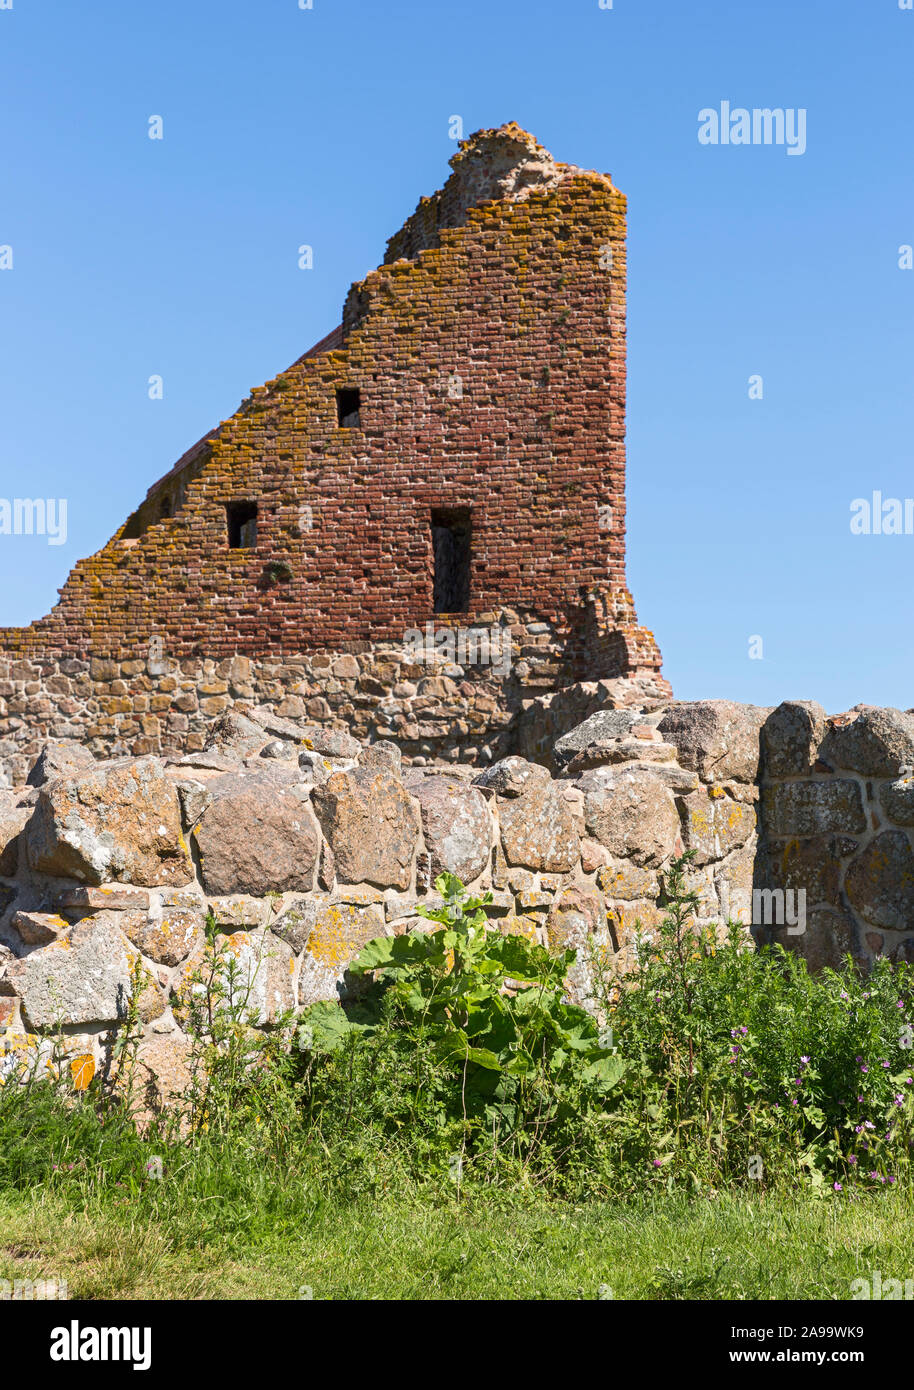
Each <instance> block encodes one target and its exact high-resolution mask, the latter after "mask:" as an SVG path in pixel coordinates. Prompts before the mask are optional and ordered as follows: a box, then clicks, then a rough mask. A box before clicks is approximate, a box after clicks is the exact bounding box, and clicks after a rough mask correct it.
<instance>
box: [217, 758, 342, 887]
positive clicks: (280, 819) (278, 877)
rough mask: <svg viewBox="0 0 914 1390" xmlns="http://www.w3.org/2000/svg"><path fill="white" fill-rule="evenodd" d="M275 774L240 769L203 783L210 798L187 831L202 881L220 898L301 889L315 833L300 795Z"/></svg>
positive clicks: (313, 857) (309, 883) (309, 881)
mask: <svg viewBox="0 0 914 1390" xmlns="http://www.w3.org/2000/svg"><path fill="white" fill-rule="evenodd" d="M290 775H291V776H292V778H293V780H292V782H290V783H288V784H286V783H285V782H284V781H277V780H276V777H277V774H276V773H272V772H271V773H266V772H263V773H260V772H244V773H233V774H230V775H228V776H226V777H221V778H219V779H218V780H217V781H215V782H211V783H210V784H209V790H210V791H211V792H212V796H213V800H212V803H211V805H210V806H208V807H207V809H206V810H205V811H204V813H203V815H202V817H201V819H200V821H199V823H198V825H197V826H196V828H195V830H194V832H193V838H194V843H195V844H196V845H197V848H198V849H199V851H200V867H201V873H202V876H203V886H204V888H205V889H206V891H207V893H210V894H213V895H216V896H219V897H222V896H226V895H228V894H232V893H247V894H250V895H252V896H253V897H265V896H266V895H267V894H268V893H294V892H307V891H308V890H309V889H310V888H312V887H313V885H314V871H315V868H316V866H317V860H318V854H319V851H320V836H319V834H318V828H317V825H316V823H315V820H314V816H313V814H312V812H311V809H310V807H309V806H308V804H307V801H306V800H303V799H302V797H301V796H300V795H296V791H295V781H296V778H295V774H290Z"/></svg>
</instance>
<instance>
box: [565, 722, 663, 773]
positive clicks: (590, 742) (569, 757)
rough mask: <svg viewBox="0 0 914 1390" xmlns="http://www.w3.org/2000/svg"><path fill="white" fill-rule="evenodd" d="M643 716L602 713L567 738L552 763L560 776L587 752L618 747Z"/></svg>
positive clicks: (569, 733) (577, 728) (572, 730)
mask: <svg viewBox="0 0 914 1390" xmlns="http://www.w3.org/2000/svg"><path fill="white" fill-rule="evenodd" d="M642 717H643V716H641V715H639V714H638V712H637V711H635V710H625V709H599V710H597V712H596V714H592V715H591V716H590V718H589V719H585V720H584V721H583V722H582V723H581V724H578V725H577V727H576V728H574V729H571V730H569V732H568V733H567V734H563V735H562V737H561V738H560V739H557V740H556V743H555V744H554V746H553V749H552V760H553V763H554V765H555V767H556V768H557V769H558V772H559V775H561V773H562V770H563V769H564V768H566V767H567V766H568V764H569V763H570V762H572V761H573V759H574V758H575V757H576V756H577V755H578V754H579V753H582V752H584V750H585V749H587V748H591V747H593V746H595V745H604V744H610V743H614V742H615V741H616V740H617V739H620V738H624V737H625V736H626V735H627V734H628V733H629V732H630V730H631V729H632V727H633V726H634V725H635V724H637V723H638V722H639V719H641V718H642Z"/></svg>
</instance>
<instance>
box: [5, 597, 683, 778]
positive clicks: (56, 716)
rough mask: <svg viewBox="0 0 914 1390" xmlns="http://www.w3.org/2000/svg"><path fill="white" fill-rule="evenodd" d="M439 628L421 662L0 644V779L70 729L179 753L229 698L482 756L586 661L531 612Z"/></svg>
mask: <svg viewBox="0 0 914 1390" xmlns="http://www.w3.org/2000/svg"><path fill="white" fill-rule="evenodd" d="M434 627H435V633H436V638H437V640H438V641H439V643H440V640H441V639H442V637H444V638H447V637H448V635H449V634H450V635H453V638H454V655H455V656H457V657H459V656H463V657H464V664H462V665H461V664H460V662H459V661H457V660H453V661H452V660H448V658H447V653H446V652H445V653H442V652H441V651H440V650H439V651H434V650H433V651H431V652H428V653H425V654H424V656H423V659H422V660H421V661H417V659H416V654H415V651H414V650H412V649H410V648H408V647H406V646H404V643H402V642H399V643H394V642H388V643H384V642H377V643H371V644H370V643H368V642H353V643H350V644H348V645H349V649H348V650H332V649H331V650H325V651H321V652H311V653H306V654H299V655H294V654H293V655H288V656H278V657H263V658H254V657H247V656H238V655H236V656H232V657H226V658H224V659H222V660H218V661H217V660H214V659H212V658H204V657H200V656H191V657H184V658H182V659H180V660H178V659H176V658H173V657H169V656H168V655H166V654H164V653H162V652H161V651H160V650H159V649H158V648H157V647H156V646H155V645H154V644H153V645H152V646H151V647H150V646H149V645H148V644H147V645H145V646H144V645H142V644H137V645H136V646H135V647H134V650H133V652H132V654H131V655H129V656H126V657H121V658H114V657H98V656H95V657H85V656H83V657H78V656H67V655H66V654H64V653H62V652H56V653H45V654H31V655H28V656H21V657H9V656H0V786H14V785H16V784H17V783H19V782H22V781H24V780H25V777H26V774H27V771H28V769H29V767H30V766H31V764H32V762H33V761H34V759H35V757H36V756H37V755H38V753H39V751H40V750H41V748H42V747H43V745H44V744H45V743H46V742H47V740H48V739H67V740H70V739H75V740H79V741H80V742H82V743H83V744H85V746H86V747H87V748H89V749H90V751H91V752H92V753H93V754H95V756H96V757H99V758H106V757H114V756H122V755H126V754H130V753H132V754H136V755H142V754H150V753H151V754H157V755H166V756H174V755H176V754H180V753H185V752H195V751H199V750H200V749H201V748H202V747H203V745H204V743H205V740H206V737H207V732H208V730H209V729H210V728H211V726H212V722H213V720H214V718H216V717H217V716H219V715H220V714H222V713H223V712H224V711H225V710H226V709H229V708H232V707H235V706H237V707H238V708H239V709H240V710H241V711H242V712H245V711H246V710H248V709H249V708H250V707H251V706H252V705H259V706H265V707H268V708H269V709H270V710H271V711H272V713H273V714H274V715H276V716H277V717H278V718H280V719H305V720H307V721H308V722H309V723H311V724H321V725H325V726H327V727H330V728H341V729H348V730H349V731H350V732H351V733H352V734H353V735H354V736H355V737H356V738H358V739H361V740H366V741H367V740H368V739H381V738H385V739H391V740H393V741H394V742H396V743H397V745H398V747H399V748H400V750H401V752H402V754H403V756H404V757H405V758H406V760H407V761H408V762H410V763H412V764H414V765H422V764H423V763H425V762H427V761H430V760H436V761H447V762H457V761H460V762H464V763H471V764H477V765H479V766H485V765H486V764H487V763H490V762H492V761H493V760H494V759H497V758H499V757H502V756H504V755H505V754H507V753H509V752H512V751H514V749H515V745H516V741H517V737H518V722H519V719H520V718H521V716H522V714H523V711H524V709H525V708H526V707H529V706H530V705H531V704H532V703H533V702H534V701H535V699H536V697H537V696H538V695H539V694H540V693H541V692H542V691H543V690H551V689H554V688H555V686H556V685H564V684H565V683H567V682H569V681H573V680H574V679H575V675H576V674H578V673H579V672H580V670H581V665H582V663H580V662H577V661H576V660H575V658H574V653H569V652H568V650H567V647H566V643H565V639H564V637H563V635H562V634H561V632H559V631H557V630H556V628H555V627H554V626H553V625H551V624H549V623H545V622H542V621H540V620H539V619H538V618H536V617H531V616H530V615H529V614H528V615H520V614H518V613H517V612H516V611H512V610H506V609H501V610H499V611H498V612H491V613H486V612H483V613H481V614H479V616H478V618H477V620H476V624H475V626H473V627H458V628H456V629H455V628H448V627H446V626H443V625H441V623H440V620H439V621H438V622H436V624H435V625H434ZM415 631H416V634H417V635H418V634H419V633H420V632H421V631H422V630H421V629H416V630H415ZM423 636H424V633H423ZM461 642H463V643H465V644H467V645H465V646H464V647H463V648H461V646H460V643H461ZM474 642H475V643H476V646H475V647H474V646H473V643H474ZM480 653H481V654H482V655H483V656H484V657H485V658H486V659H485V660H484V661H479V660H478V659H475V658H478V657H479V655H480ZM426 657H427V658H428V659H426ZM467 658H469V659H467ZM603 669H604V670H605V669H607V664H606V663H604V665H603ZM608 669H610V670H611V669H612V667H611V666H609V667H608ZM600 691H601V694H602V697H603V698H606V697H607V693H609V695H611V696H612V698H614V699H619V700H627V701H634V702H641V701H643V700H644V699H645V696H646V693H648V694H651V695H652V696H653V698H654V700H655V701H658V700H660V699H662V698H664V695H665V693H668V687H667V685H666V683H665V682H664V681H663V680H662V679H659V678H657V677H655V676H654V675H653V674H647V675H644V676H641V677H638V678H632V677H622V678H620V679H617V680H615V681H613V680H609V679H607V680H605V681H603V682H601V684H600Z"/></svg>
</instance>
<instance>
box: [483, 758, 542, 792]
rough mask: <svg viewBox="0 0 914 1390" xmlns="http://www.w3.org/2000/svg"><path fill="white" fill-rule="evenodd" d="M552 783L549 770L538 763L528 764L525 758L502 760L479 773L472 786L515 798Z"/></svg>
mask: <svg viewBox="0 0 914 1390" xmlns="http://www.w3.org/2000/svg"><path fill="white" fill-rule="evenodd" d="M551 781H552V778H551V776H550V773H549V769H548V768H545V767H541V766H540V765H539V763H528V762H527V760H526V758H517V757H510V758H502V759H501V761H500V762H497V763H493V764H492V766H491V767H487V768H486V769H485V771H484V772H481V773H480V774H479V776H478V777H477V778H476V779H475V781H474V784H473V785H474V786H477V787H481V788H482V789H483V790H484V791H489V792H494V794H495V795H496V796H504V797H517V796H523V795H524V793H525V792H528V791H533V790H534V789H535V788H538V787H546V786H548V785H549V783H550V782H551Z"/></svg>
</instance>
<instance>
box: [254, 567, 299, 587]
mask: <svg viewBox="0 0 914 1390" xmlns="http://www.w3.org/2000/svg"><path fill="white" fill-rule="evenodd" d="M291 578H292V566H291V565H290V564H289V563H288V561H287V560H271V561H270V562H269V564H267V565H264V567H263V575H262V577H261V584H262V586H263V588H264V589H275V588H276V586H277V584H288V582H289V580H290V579H291Z"/></svg>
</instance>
